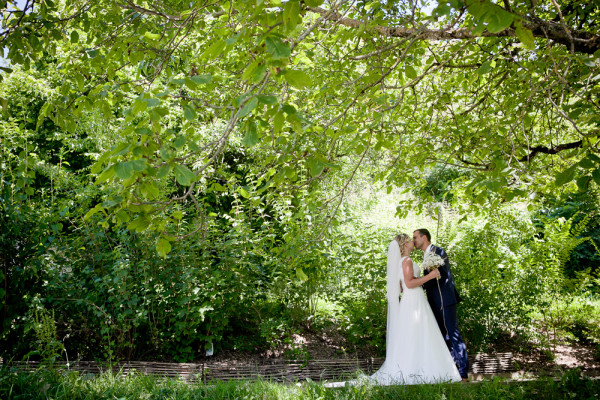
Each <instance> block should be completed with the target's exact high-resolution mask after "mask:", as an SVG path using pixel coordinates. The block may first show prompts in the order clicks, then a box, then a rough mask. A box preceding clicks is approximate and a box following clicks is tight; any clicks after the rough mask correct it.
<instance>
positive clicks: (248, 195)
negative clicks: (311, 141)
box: [238, 186, 250, 199]
mask: <svg viewBox="0 0 600 400" xmlns="http://www.w3.org/2000/svg"><path fill="white" fill-rule="evenodd" d="M238 193H239V194H240V195H241V196H242V197H243V198H245V199H247V198H249V197H250V193H248V191H247V190H246V189H244V188H243V187H241V186H240V187H239V188H238Z"/></svg>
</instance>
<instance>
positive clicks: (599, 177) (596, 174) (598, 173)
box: [592, 168, 600, 185]
mask: <svg viewBox="0 0 600 400" xmlns="http://www.w3.org/2000/svg"><path fill="white" fill-rule="evenodd" d="M592 178H594V182H596V185H600V168H598V169H595V170H594V171H593V172H592Z"/></svg>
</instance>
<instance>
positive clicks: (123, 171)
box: [115, 161, 133, 180]
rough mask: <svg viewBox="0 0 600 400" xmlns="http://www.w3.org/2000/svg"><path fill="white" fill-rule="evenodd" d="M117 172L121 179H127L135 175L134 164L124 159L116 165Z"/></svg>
mask: <svg viewBox="0 0 600 400" xmlns="http://www.w3.org/2000/svg"><path fill="white" fill-rule="evenodd" d="M115 174H117V176H118V177H119V178H120V179H123V180H126V179H129V178H131V177H132V176H133V164H132V163H131V162H130V161H123V162H120V163H118V164H117V165H115Z"/></svg>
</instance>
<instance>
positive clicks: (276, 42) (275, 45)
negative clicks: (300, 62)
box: [265, 36, 291, 59]
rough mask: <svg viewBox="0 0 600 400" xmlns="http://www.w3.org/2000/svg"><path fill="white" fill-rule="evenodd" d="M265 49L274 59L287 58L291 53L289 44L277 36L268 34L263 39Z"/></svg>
mask: <svg viewBox="0 0 600 400" xmlns="http://www.w3.org/2000/svg"><path fill="white" fill-rule="evenodd" d="M265 43H266V45H267V51H268V52H269V53H270V54H271V56H272V57H273V58H274V59H281V58H288V57H289V56H290V54H291V50H290V46H288V45H287V44H285V43H283V41H282V40H281V39H279V38H278V37H273V36H269V37H267V38H266V39H265Z"/></svg>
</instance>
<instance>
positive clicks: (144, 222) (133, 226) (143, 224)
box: [127, 216, 150, 232]
mask: <svg viewBox="0 0 600 400" xmlns="http://www.w3.org/2000/svg"><path fill="white" fill-rule="evenodd" d="M149 226H150V220H149V219H148V218H147V217H145V216H140V217H137V218H136V219H134V220H133V221H131V222H130V223H129V225H127V229H129V230H130V231H136V232H143V231H145V230H146V228H147V227H149Z"/></svg>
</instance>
